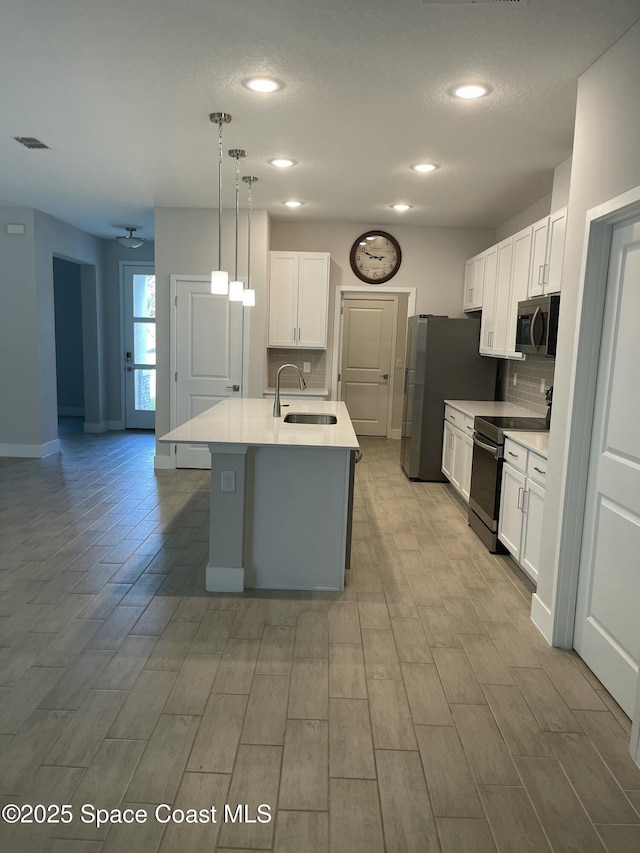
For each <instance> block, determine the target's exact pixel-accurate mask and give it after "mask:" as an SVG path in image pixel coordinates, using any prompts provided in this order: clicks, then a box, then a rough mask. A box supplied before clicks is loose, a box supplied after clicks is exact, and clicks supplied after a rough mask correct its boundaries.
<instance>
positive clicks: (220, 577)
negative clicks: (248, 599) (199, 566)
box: [205, 566, 244, 592]
mask: <svg viewBox="0 0 640 853" xmlns="http://www.w3.org/2000/svg"><path fill="white" fill-rule="evenodd" d="M205 588H206V590H207V592H242V591H243V590H244V569H237V568H224V567H223V566H207V573H206V581H205Z"/></svg>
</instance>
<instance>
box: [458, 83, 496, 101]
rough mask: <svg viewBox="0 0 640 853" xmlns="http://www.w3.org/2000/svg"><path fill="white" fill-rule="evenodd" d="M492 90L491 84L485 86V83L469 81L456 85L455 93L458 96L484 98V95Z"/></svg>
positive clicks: (467, 98)
mask: <svg viewBox="0 0 640 853" xmlns="http://www.w3.org/2000/svg"><path fill="white" fill-rule="evenodd" d="M490 91H491V89H490V88H489V86H485V85H484V84H480V83H467V84H465V85H464V86H456V87H455V89H454V90H453V94H454V95H455V96H456V98H464V99H465V100H472V99H473V98H482V97H484V95H488V94H489V92H490Z"/></svg>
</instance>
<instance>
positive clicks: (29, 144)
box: [13, 136, 49, 148]
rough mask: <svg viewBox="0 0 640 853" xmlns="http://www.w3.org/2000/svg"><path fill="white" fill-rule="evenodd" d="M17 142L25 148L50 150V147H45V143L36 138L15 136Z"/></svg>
mask: <svg viewBox="0 0 640 853" xmlns="http://www.w3.org/2000/svg"><path fill="white" fill-rule="evenodd" d="M13 138H14V139H15V141H16V142H19V143H20V145H24V147H25V148H48V147H49V146H48V145H45V144H44V142H40V140H39V139H36V138H35V136H14V137H13Z"/></svg>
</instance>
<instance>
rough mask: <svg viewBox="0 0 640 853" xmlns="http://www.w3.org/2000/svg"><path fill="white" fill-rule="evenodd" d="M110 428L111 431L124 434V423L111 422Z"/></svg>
mask: <svg viewBox="0 0 640 853" xmlns="http://www.w3.org/2000/svg"><path fill="white" fill-rule="evenodd" d="M108 428H109V429H110V430H114V431H115V432H122V430H123V429H124V421H109V426H108Z"/></svg>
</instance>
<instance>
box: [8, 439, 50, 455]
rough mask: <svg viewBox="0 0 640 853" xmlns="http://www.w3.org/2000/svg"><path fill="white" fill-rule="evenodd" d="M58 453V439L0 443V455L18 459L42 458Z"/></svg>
mask: <svg viewBox="0 0 640 853" xmlns="http://www.w3.org/2000/svg"><path fill="white" fill-rule="evenodd" d="M54 453H60V440H59V439H57V438H56V439H55V441H48V442H47V443H46V444H0V456H11V457H16V458H20V459H44V457H45V456H52V455H53V454H54Z"/></svg>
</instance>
